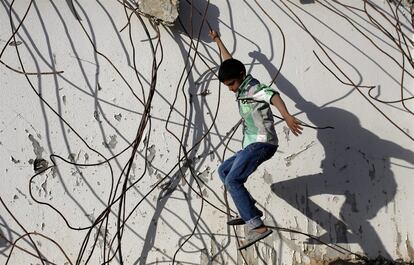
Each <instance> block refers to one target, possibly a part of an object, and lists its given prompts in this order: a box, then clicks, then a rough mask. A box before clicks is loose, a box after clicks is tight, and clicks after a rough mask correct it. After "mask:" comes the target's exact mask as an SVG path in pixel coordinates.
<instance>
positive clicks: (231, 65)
mask: <svg viewBox="0 0 414 265" xmlns="http://www.w3.org/2000/svg"><path fill="white" fill-rule="evenodd" d="M242 73H246V67H244V64H243V63H242V62H240V61H239V60H236V59H233V58H231V59H227V60H225V61H224V62H222V63H221V65H220V69H219V74H218V78H219V80H220V82H224V81H226V80H230V79H236V78H240V75H241V74H242Z"/></svg>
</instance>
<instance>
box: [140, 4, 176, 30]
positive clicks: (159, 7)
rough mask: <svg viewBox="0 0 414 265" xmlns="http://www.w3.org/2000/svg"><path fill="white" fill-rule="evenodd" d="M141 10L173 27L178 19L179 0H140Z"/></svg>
mask: <svg viewBox="0 0 414 265" xmlns="http://www.w3.org/2000/svg"><path fill="white" fill-rule="evenodd" d="M138 5H139V9H140V10H141V12H143V13H145V14H148V15H150V16H152V17H154V18H156V19H157V20H160V21H161V22H163V23H164V24H166V25H173V24H174V21H175V20H176V19H177V17H178V6H179V0H139V1H138Z"/></svg>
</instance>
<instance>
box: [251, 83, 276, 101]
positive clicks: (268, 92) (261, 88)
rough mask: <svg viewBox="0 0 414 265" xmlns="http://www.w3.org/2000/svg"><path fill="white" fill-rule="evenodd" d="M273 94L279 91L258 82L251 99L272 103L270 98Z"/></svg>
mask: <svg viewBox="0 0 414 265" xmlns="http://www.w3.org/2000/svg"><path fill="white" fill-rule="evenodd" d="M275 94H276V95H279V92H277V91H276V90H274V89H273V88H271V87H269V86H267V85H264V84H259V85H257V90H256V92H255V93H254V94H253V96H252V99H253V100H255V101H261V102H266V103H269V104H272V102H271V101H270V100H271V99H272V97H273V95H275Z"/></svg>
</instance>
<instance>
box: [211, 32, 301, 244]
mask: <svg viewBox="0 0 414 265" xmlns="http://www.w3.org/2000/svg"><path fill="white" fill-rule="evenodd" d="M209 35H210V37H211V39H212V40H213V41H214V42H215V43H216V44H217V46H218V48H219V50H220V53H221V56H222V59H223V62H222V64H221V65H220V69H219V75H218V76H219V80H220V82H222V83H224V84H225V85H226V86H227V87H228V88H229V90H230V91H232V92H234V93H235V94H236V97H237V102H238V106H239V112H240V115H241V116H242V119H243V149H242V150H240V151H238V152H237V153H235V154H234V155H233V156H232V157H230V158H229V159H227V160H226V161H224V162H223V164H221V165H220V166H219V168H218V174H219V176H220V179H221V180H222V181H223V183H224V185H225V186H226V188H227V190H228V192H229V193H230V195H231V197H232V199H233V201H234V204H235V205H236V207H237V210H238V212H239V215H240V218H234V219H230V220H229V221H228V222H227V224H229V225H242V224H246V226H247V234H246V241H245V244H244V245H242V246H241V247H240V248H239V250H241V249H245V248H247V247H249V246H251V245H253V244H254V243H255V242H257V241H258V240H261V239H263V238H265V237H267V236H268V235H270V234H271V233H272V230H270V229H268V228H267V227H266V226H265V225H264V224H263V221H262V219H261V217H262V216H263V213H262V212H261V211H260V210H259V209H258V208H257V207H256V206H255V203H256V201H255V200H254V199H253V198H252V196H251V195H250V193H249V192H248V191H247V189H246V188H245V186H244V183H245V182H246V181H247V178H248V177H249V175H250V174H252V173H253V172H254V171H255V170H256V168H257V167H258V166H259V165H260V164H261V163H263V162H264V161H266V160H268V159H270V158H271V157H272V156H273V155H274V154H275V152H276V149H277V146H278V145H277V144H278V139H277V135H276V131H275V129H274V126H273V123H274V121H273V114H272V111H271V109H270V105H269V104H272V105H274V106H275V107H276V108H277V109H278V111H279V112H280V114H281V115H282V117H283V118H284V120H285V122H286V123H287V125H288V127H289V128H290V130H291V131H292V133H293V134H294V135H296V136H298V135H299V134H301V133H302V127H301V126H300V122H299V121H298V120H297V119H295V117H293V116H292V115H290V114H289V112H288V110H287V108H286V106H285V103H284V102H283V100H282V99H281V98H280V96H279V93H278V92H276V91H274V90H273V89H272V88H270V87H268V86H266V85H263V84H260V83H259V81H257V80H256V79H254V78H253V77H252V76H251V75H250V74H246V68H245V67H244V65H243V64H242V63H241V62H240V61H238V60H236V59H233V58H232V56H231V55H230V53H229V52H228V50H227V49H226V47H225V46H224V44H223V42H222V41H221V39H220V37H219V36H218V34H217V33H216V32H215V31H210V32H209Z"/></svg>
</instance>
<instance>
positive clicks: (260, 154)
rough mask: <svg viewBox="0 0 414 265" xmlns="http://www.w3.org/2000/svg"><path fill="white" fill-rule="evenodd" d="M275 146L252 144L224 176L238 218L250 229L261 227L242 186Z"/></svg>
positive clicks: (257, 214)
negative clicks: (237, 212) (238, 215)
mask: <svg viewBox="0 0 414 265" xmlns="http://www.w3.org/2000/svg"><path fill="white" fill-rule="evenodd" d="M276 149H277V146H275V145H272V144H267V143H253V144H250V145H248V146H247V147H246V148H244V149H243V150H241V151H240V152H239V153H238V154H237V156H236V158H235V159H234V161H233V163H232V167H231V169H230V171H229V172H228V173H227V174H226V176H225V185H226V187H227V190H228V191H229V193H230V195H231V197H232V199H233V201H234V204H235V205H236V207H237V210H238V211H239V214H240V216H241V217H242V219H243V220H244V221H245V222H246V224H247V225H248V227H249V228H250V229H254V228H257V227H259V226H262V225H263V222H262V220H261V218H260V215H259V212H258V209H257V208H256V206H255V205H254V204H255V201H254V200H253V198H252V197H251V195H250V193H249V192H248V191H247V189H246V188H245V186H244V183H245V182H246V181H247V178H248V177H249V175H250V174H251V173H253V172H254V171H255V170H256V168H257V167H258V166H259V165H260V164H261V163H263V162H264V161H266V160H267V159H269V158H270V157H272V156H273V154H274V153H275V152H276Z"/></svg>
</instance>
